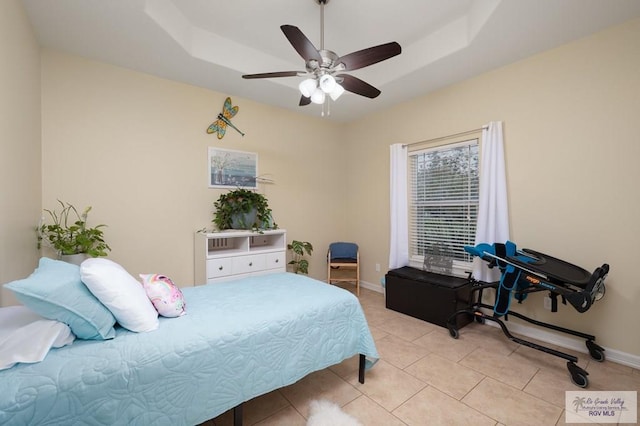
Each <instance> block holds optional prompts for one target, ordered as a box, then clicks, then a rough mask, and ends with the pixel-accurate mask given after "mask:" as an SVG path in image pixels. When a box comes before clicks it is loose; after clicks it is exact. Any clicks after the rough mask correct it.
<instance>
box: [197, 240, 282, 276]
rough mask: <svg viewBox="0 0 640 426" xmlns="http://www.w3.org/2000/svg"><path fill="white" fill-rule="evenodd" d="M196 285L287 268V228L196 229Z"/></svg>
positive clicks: (280, 270)
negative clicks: (212, 230)
mask: <svg viewBox="0 0 640 426" xmlns="http://www.w3.org/2000/svg"><path fill="white" fill-rule="evenodd" d="M194 257H195V265H194V266H195V281H194V282H195V285H201V284H209V283H214V282H220V281H228V280H233V279H238V278H242V277H247V276H250V275H258V274H268V273H273V272H285V271H286V270H287V232H286V231H285V230H284V229H275V230H270V231H263V233H258V232H253V231H232V230H229V231H222V232H212V233H202V232H196V234H195V237H194Z"/></svg>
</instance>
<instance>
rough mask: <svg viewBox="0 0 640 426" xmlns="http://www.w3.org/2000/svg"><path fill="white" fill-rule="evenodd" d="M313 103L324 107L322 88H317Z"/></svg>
mask: <svg viewBox="0 0 640 426" xmlns="http://www.w3.org/2000/svg"><path fill="white" fill-rule="evenodd" d="M311 102H313V103H314V104H318V105H322V104H323V103H324V92H323V91H322V90H321V89H320V88H317V89H316V90H315V91H314V92H313V93H312V94H311Z"/></svg>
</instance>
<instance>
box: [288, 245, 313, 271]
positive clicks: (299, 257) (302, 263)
mask: <svg viewBox="0 0 640 426" xmlns="http://www.w3.org/2000/svg"><path fill="white" fill-rule="evenodd" d="M287 248H288V249H289V250H291V251H292V252H293V260H291V261H290V262H289V265H293V271H294V272H295V273H296V274H298V273H300V274H308V273H309V261H308V260H307V259H305V258H304V254H305V253H306V254H307V255H309V256H311V252H313V246H312V245H311V243H310V242H307V241H296V240H293V241H291V243H290V244H287Z"/></svg>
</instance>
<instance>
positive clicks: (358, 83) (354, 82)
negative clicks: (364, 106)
mask: <svg viewBox="0 0 640 426" xmlns="http://www.w3.org/2000/svg"><path fill="white" fill-rule="evenodd" d="M336 78H342V79H343V80H342V83H340V85H341V86H342V87H343V88H344V90H347V91H349V92H352V93H355V94H357V95H361V96H366V97H367V98H371V99H373V98H375V97H377V96H378V95H379V94H380V93H382V92H380V90H378V89H376V88H375V87H373V86H372V85H370V84H369V83H367V82H366V81H362V80H360V79H359V78H357V77H354V76H352V75H349V74H338V75H336Z"/></svg>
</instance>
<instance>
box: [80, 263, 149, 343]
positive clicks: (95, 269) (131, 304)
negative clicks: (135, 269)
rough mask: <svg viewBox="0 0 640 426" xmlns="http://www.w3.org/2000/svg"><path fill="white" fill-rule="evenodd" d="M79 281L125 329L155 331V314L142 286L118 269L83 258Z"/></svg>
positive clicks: (120, 268) (117, 266)
mask: <svg viewBox="0 0 640 426" xmlns="http://www.w3.org/2000/svg"><path fill="white" fill-rule="evenodd" d="M80 278H81V279H82V282H83V283H84V284H85V285H86V286H87V288H88V289H89V291H91V293H92V294H93V295H94V296H95V297H96V298H97V299H98V300H99V301H100V302H102V304H103V305H105V306H106V307H107V308H109V310H110V311H111V313H112V314H113V316H114V317H115V318H116V321H118V323H119V324H120V325H121V326H123V327H124V328H126V329H127V330H131V331H135V332H143V331H152V330H155V329H157V328H158V325H159V321H158V312H157V311H156V310H155V308H154V307H153V305H152V304H151V301H150V300H149V298H148V297H147V294H146V293H145V291H144V288H143V287H142V284H140V282H139V281H138V280H136V279H135V278H133V277H132V276H131V275H130V274H129V273H128V272H127V271H126V270H125V269H124V268H123V267H122V266H120V265H118V264H117V263H115V262H113V261H111V260H109V259H103V258H91V259H87V260H85V261H84V262H82V264H81V265H80Z"/></svg>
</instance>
